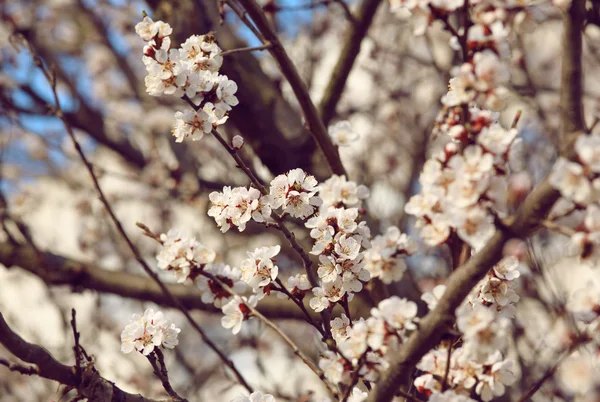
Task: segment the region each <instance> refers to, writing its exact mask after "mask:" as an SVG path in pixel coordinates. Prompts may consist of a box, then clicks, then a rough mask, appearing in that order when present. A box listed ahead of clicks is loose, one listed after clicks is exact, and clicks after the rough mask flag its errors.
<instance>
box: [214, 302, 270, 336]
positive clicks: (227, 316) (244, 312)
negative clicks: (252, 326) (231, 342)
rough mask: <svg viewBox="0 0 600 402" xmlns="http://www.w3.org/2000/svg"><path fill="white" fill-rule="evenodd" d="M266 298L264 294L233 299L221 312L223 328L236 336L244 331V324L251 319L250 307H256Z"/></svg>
mask: <svg viewBox="0 0 600 402" xmlns="http://www.w3.org/2000/svg"><path fill="white" fill-rule="evenodd" d="M263 297H264V293H263V294H258V295H252V296H250V297H249V298H248V297H246V296H237V295H236V296H233V298H232V299H231V300H230V301H229V302H228V303H227V304H225V305H224V306H223V307H222V308H221V310H222V311H223V314H224V315H223V317H221V325H222V326H223V328H227V329H230V328H231V332H232V333H233V334H234V335H236V334H238V333H239V332H240V331H241V329H242V323H243V322H244V321H245V320H247V319H248V318H249V317H250V313H251V311H250V309H249V308H248V306H250V307H256V305H257V303H258V302H259V301H260V299H262V298H263Z"/></svg>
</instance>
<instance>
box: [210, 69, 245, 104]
mask: <svg viewBox="0 0 600 402" xmlns="http://www.w3.org/2000/svg"><path fill="white" fill-rule="evenodd" d="M237 89H238V86H237V84H236V83H235V81H232V80H230V79H228V78H227V76H225V75H222V76H220V77H219V80H218V86H217V92H216V94H217V97H218V98H219V99H220V100H221V101H222V102H224V103H225V104H227V105H228V106H236V105H237V104H239V103H240V102H239V100H238V98H237V97H236V96H235V93H236V92H237Z"/></svg>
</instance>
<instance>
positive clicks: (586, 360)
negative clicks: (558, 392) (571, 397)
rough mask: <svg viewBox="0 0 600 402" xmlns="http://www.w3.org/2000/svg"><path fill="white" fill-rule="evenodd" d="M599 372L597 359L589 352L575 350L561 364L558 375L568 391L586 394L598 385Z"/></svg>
mask: <svg viewBox="0 0 600 402" xmlns="http://www.w3.org/2000/svg"><path fill="white" fill-rule="evenodd" d="M594 360H596V362H594ZM599 372H600V369H599V367H598V362H597V359H594V357H592V356H590V355H588V354H587V353H581V352H575V353H573V354H572V355H571V356H569V357H567V358H566V359H565V361H563V362H562V364H561V365H560V366H559V369H558V377H559V379H560V383H561V384H562V386H563V387H564V388H565V389H566V390H567V391H569V392H570V393H573V394H581V395H585V394H587V393H589V392H590V391H592V390H593V389H594V387H596V386H598V383H599V382H600V381H599V380H598V378H600V377H599Z"/></svg>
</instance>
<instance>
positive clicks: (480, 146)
mask: <svg viewBox="0 0 600 402" xmlns="http://www.w3.org/2000/svg"><path fill="white" fill-rule="evenodd" d="M468 114H469V116H470V124H469V125H465V126H462V125H460V126H455V127H459V130H460V133H459V134H458V135H455V136H453V138H454V140H456V141H459V144H457V143H455V142H451V143H449V144H447V145H446V147H445V148H444V150H443V151H442V152H440V154H439V155H437V156H436V157H434V158H433V159H429V160H428V161H427V162H426V163H425V166H424V168H423V171H422V173H421V176H420V177H419V182H420V183H421V185H422V188H421V192H420V193H419V194H417V195H415V196H413V197H412V198H411V199H410V200H409V202H408V203H407V204H406V206H405V211H406V213H408V214H410V215H414V216H416V217H417V218H418V219H417V224H416V225H417V227H418V228H420V229H421V236H422V237H423V239H424V241H425V243H427V244H428V245H431V246H435V245H440V244H443V243H445V242H446V241H448V239H449V238H450V236H451V235H452V234H453V233H456V235H457V236H458V237H459V238H460V239H462V240H463V241H465V242H466V243H468V244H469V245H470V246H471V247H472V248H473V249H474V250H475V251H478V250H480V249H481V248H482V247H483V246H484V245H485V244H486V243H487V241H488V240H489V239H490V238H491V237H492V236H493V235H494V233H495V230H496V229H495V225H494V218H495V216H494V214H496V215H500V214H503V213H505V211H506V188H507V181H506V176H507V172H508V153H509V150H510V145H511V144H512V143H513V141H514V139H515V137H516V134H517V133H516V130H514V129H510V130H505V129H504V128H502V127H501V126H500V125H499V124H498V123H497V122H496V121H495V120H496V119H497V116H495V115H494V114H493V113H491V112H486V111H481V110H479V109H475V108H471V109H469V113H468ZM467 127H468V128H467ZM492 211H493V213H492Z"/></svg>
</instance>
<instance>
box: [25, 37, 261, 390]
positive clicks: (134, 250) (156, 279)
mask: <svg viewBox="0 0 600 402" xmlns="http://www.w3.org/2000/svg"><path fill="white" fill-rule="evenodd" d="M25 43H26V44H27V47H28V49H29V51H30V53H31V55H32V57H33V59H34V63H35V65H36V66H37V67H38V68H39V69H40V70H41V71H42V73H43V74H44V76H45V77H46V79H47V80H48V83H49V84H50V86H51V88H52V94H53V97H54V103H55V110H54V114H55V115H56V117H58V118H59V119H61V120H62V122H63V125H64V126H65V129H66V130H67V133H68V134H69V137H70V138H71V140H72V142H73V145H74V146H75V149H76V151H77V153H78V154H79V157H80V158H81V160H82V162H83V164H84V165H85V167H86V169H87V171H88V173H89V175H90V177H91V179H92V182H93V183H94V187H95V188H96V191H97V192H98V195H99V197H100V200H101V201H102V204H103V205H104V207H105V208H106V210H107V212H108V214H109V216H110V218H111V220H112V221H113V223H114V224H115V226H116V228H117V230H118V232H119V234H120V235H121V237H122V238H123V239H124V240H125V242H126V243H127V245H128V246H129V249H130V250H131V252H132V253H133V255H134V256H135V259H136V260H137V261H138V262H139V263H140V265H141V266H142V268H143V269H144V271H145V272H146V273H147V274H148V275H149V276H150V277H151V278H152V279H153V280H154V282H155V283H156V284H157V285H158V286H159V287H160V289H161V290H162V292H163V293H164V294H165V295H166V296H167V297H168V298H169V299H171V301H172V302H173V304H174V305H175V306H177V308H178V309H179V310H180V311H181V312H182V313H183V315H184V316H185V318H186V319H187V320H188V322H189V323H190V325H191V326H192V327H193V328H194V329H195V330H196V332H198V334H199V335H200V337H201V338H202V340H203V341H204V342H205V343H206V344H207V345H208V346H209V347H210V348H211V349H212V350H213V351H214V352H215V353H216V354H217V355H218V356H219V358H221V360H222V361H223V363H225V364H226V365H227V366H228V367H229V368H230V369H231V370H232V372H233V373H234V375H235V377H236V378H237V380H238V381H239V382H240V384H242V385H243V386H244V388H246V389H247V390H248V391H249V392H253V389H252V387H250V385H249V384H248V383H247V382H246V380H245V379H244V377H242V375H241V373H240V372H239V371H238V370H237V368H236V367H235V366H234V364H233V362H232V361H231V360H230V359H229V358H228V357H227V356H226V355H225V353H223V352H222V351H221V350H220V349H219V348H218V347H217V345H216V344H215V343H214V342H213V341H212V340H211V339H210V338H209V337H208V336H207V335H206V333H205V332H204V330H203V329H202V328H201V327H200V326H199V325H198V324H197V323H196V321H195V320H194V319H193V318H192V316H191V315H190V313H189V312H188V311H187V309H186V308H185V306H184V305H183V304H182V303H181V302H180V301H179V300H178V299H177V298H175V296H173V295H172V294H171V293H170V292H169V289H167V287H166V286H165V284H164V283H163V282H162V281H161V280H160V278H159V277H158V275H157V274H156V273H155V272H154V271H152V269H151V268H150V266H149V265H148V264H147V263H146V261H145V260H144V259H143V257H142V255H141V253H140V251H139V250H138V248H137V247H136V246H135V244H133V242H132V241H131V239H130V238H129V236H128V235H127V233H126V232H125V229H124V228H123V225H121V222H120V221H119V219H118V218H117V216H116V215H115V213H114V211H113V209H112V207H111V205H110V203H109V202H108V199H107V198H106V196H105V195H104V191H102V188H101V187H100V183H99V182H98V178H97V177H96V174H95V173H94V169H93V167H92V165H91V164H90V162H89V161H88V159H87V157H86V156H85V154H84V152H83V149H82V148H81V145H80V144H79V141H77V138H76V137H75V133H74V132H73V128H72V127H71V125H70V123H69V122H68V121H67V119H66V118H65V115H64V114H63V112H62V109H61V107H60V101H59V98H58V93H57V91H56V77H54V76H53V75H51V74H50V72H49V71H48V70H47V69H46V67H45V66H44V64H43V62H42V59H41V58H40V57H39V56H38V55H37V53H36V52H35V49H33V47H32V45H31V44H30V43H29V42H27V41H25Z"/></svg>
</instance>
